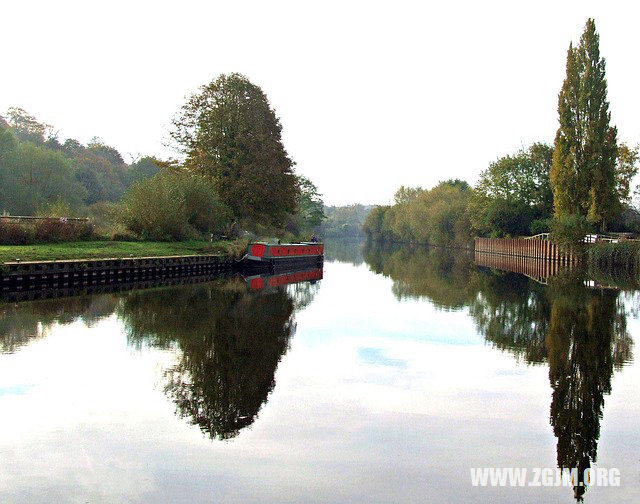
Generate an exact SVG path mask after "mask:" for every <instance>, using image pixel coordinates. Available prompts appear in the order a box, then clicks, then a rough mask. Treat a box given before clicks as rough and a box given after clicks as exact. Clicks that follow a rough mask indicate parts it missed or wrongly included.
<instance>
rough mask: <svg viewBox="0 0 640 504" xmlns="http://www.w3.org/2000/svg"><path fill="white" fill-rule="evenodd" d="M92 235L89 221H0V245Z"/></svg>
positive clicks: (88, 237) (77, 239) (64, 239)
mask: <svg viewBox="0 0 640 504" xmlns="http://www.w3.org/2000/svg"><path fill="white" fill-rule="evenodd" d="M93 237H94V228H93V224H91V223H90V222H76V221H66V222H65V221H62V220H49V219H47V220H34V221H29V222H0V245H28V244H31V243H58V242H72V241H81V240H90V239H92V238H93Z"/></svg>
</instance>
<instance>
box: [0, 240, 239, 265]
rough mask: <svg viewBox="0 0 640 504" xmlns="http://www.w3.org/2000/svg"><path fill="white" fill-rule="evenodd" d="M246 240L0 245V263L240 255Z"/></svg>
mask: <svg viewBox="0 0 640 504" xmlns="http://www.w3.org/2000/svg"><path fill="white" fill-rule="evenodd" d="M246 244H247V242H246V241H243V240H234V241H217V242H213V243H211V242H208V241H183V242H125V241H85V242H72V243H46V244H39V245H6V246H4V245H3V246H0V263H4V262H8V261H15V260H16V259H20V261H23V262H24V261H53V260H58V261H59V260H64V259H98V258H107V257H130V256H133V257H153V256H172V255H198V254H202V255H204V254H229V255H233V256H236V257H240V256H241V255H242V254H243V253H244V251H245V250H246Z"/></svg>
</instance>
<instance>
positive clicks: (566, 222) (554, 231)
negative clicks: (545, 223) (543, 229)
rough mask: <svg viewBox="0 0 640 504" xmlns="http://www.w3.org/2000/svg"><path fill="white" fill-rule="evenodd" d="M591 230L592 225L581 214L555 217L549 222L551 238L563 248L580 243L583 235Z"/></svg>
mask: <svg viewBox="0 0 640 504" xmlns="http://www.w3.org/2000/svg"><path fill="white" fill-rule="evenodd" d="M591 232H592V226H591V225H590V224H589V223H588V222H587V219H586V218H585V217H584V216H582V215H576V214H573V215H566V216H560V217H555V218H554V219H553V222H552V223H551V240H553V241H554V242H556V243H557V244H559V245H560V246H561V247H564V248H570V247H575V246H578V245H580V244H582V242H583V240H584V237H585V235H587V234H589V233H591Z"/></svg>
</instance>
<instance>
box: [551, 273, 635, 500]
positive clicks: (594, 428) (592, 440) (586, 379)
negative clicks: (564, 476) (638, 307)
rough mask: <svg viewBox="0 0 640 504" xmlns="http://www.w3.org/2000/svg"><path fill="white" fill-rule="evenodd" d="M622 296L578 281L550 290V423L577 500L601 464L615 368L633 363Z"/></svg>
mask: <svg viewBox="0 0 640 504" xmlns="http://www.w3.org/2000/svg"><path fill="white" fill-rule="evenodd" d="M618 294H619V293H618V292H617V291H614V290H608V289H606V290H604V289H603V290H592V289H587V288H585V287H584V286H583V285H582V284H581V283H579V282H575V281H574V282H571V283H569V284H567V283H564V285H554V286H552V287H551V288H550V289H549V297H550V299H551V317H550V321H549V328H548V331H547V333H546V337H545V341H546V347H547V352H548V361H549V381H550V382H551V387H552V388H553V395H552V400H551V414H550V419H551V426H552V427H553V432H554V434H555V435H556V437H557V439H558V444H557V452H558V467H560V468H569V469H571V468H577V469H578V477H579V485H578V486H576V487H574V493H575V496H576V498H577V499H578V500H582V496H583V494H584V492H585V491H586V486H585V481H584V478H583V476H584V470H585V469H587V468H589V467H591V464H592V463H593V462H595V461H596V460H597V450H598V439H599V437H600V420H601V419H602V410H603V407H604V396H605V395H606V394H610V393H611V377H612V376H613V371H614V367H617V368H620V367H621V366H622V365H624V363H625V362H627V361H629V360H630V358H631V346H632V341H631V338H630V336H629V334H628V333H627V330H626V317H625V313H624V309H623V306H622V305H621V304H620V303H619V301H618Z"/></svg>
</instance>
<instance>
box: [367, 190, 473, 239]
mask: <svg viewBox="0 0 640 504" xmlns="http://www.w3.org/2000/svg"><path fill="white" fill-rule="evenodd" d="M470 197H471V188H470V187H469V184H467V183H466V182H464V181H461V180H447V181H444V182H440V183H439V184H438V185H437V186H436V187H434V188H433V189H430V190H424V189H421V188H414V189H411V188H406V187H401V188H400V189H399V190H398V191H397V192H396V197H395V201H396V204H395V205H391V206H380V207H377V208H374V209H373V210H371V212H370V213H369V214H368V215H367V218H366V220H365V222H364V224H363V226H362V229H363V231H364V232H365V234H366V235H367V236H368V237H370V238H372V239H375V240H388V241H400V242H417V243H429V244H433V245H451V244H454V243H465V242H468V241H469V240H470V239H471V229H470V223H469V219H468V216H467V206H468V204H469V199H470Z"/></svg>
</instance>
